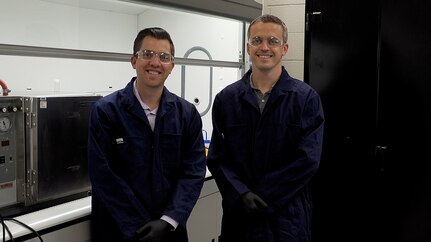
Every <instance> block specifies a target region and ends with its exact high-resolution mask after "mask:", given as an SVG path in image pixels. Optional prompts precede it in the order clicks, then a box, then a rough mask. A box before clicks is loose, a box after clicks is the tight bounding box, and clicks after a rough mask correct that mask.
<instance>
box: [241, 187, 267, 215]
mask: <svg viewBox="0 0 431 242" xmlns="http://www.w3.org/2000/svg"><path fill="white" fill-rule="evenodd" d="M241 202H242V207H243V211H244V213H245V214H246V215H250V216H261V215H263V214H264V213H265V211H266V208H267V207H268V204H266V203H265V201H263V200H262V198H260V197H259V196H258V195H256V194H254V193H252V192H246V193H244V194H242V195H241Z"/></svg>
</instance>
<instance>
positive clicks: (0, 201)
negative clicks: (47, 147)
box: [0, 97, 25, 207]
mask: <svg viewBox="0 0 431 242" xmlns="http://www.w3.org/2000/svg"><path fill="white" fill-rule="evenodd" d="M23 127H24V113H23V100H22V98H21V97H0V206H1V207H3V206H7V205H13V204H15V203H18V202H21V201H23V200H24V199H25V187H24V186H25V168H24V165H25V160H24V159H25V148H24V135H25V134H24V129H23Z"/></svg>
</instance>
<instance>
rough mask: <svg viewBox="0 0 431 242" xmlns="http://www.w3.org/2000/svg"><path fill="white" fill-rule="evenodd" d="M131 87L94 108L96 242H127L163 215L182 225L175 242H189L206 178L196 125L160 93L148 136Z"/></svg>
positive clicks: (177, 102) (190, 109)
mask: <svg viewBox="0 0 431 242" xmlns="http://www.w3.org/2000/svg"><path fill="white" fill-rule="evenodd" d="M134 81H135V78H133V79H132V80H131V81H130V82H129V83H128V85H127V86H126V87H125V88H124V89H122V90H119V91H116V92H114V93H112V94H110V95H108V96H106V97H104V98H102V99H101V100H99V101H98V102H97V103H95V106H94V107H93V108H92V112H91V117H90V130H89V143H88V153H89V155H88V156H89V174H90V179H91V182H92V216H93V224H92V228H93V241H96V242H99V241H100V242H108V241H115V242H118V241H128V239H130V238H131V237H132V236H133V235H134V234H135V232H136V231H137V230H138V229H139V228H140V227H141V226H143V225H144V224H145V223H147V222H148V221H150V220H155V219H159V218H160V217H161V216H162V215H167V216H169V217H171V218H172V219H174V220H176V221H177V222H179V226H178V228H177V229H176V231H175V232H173V233H172V236H173V238H172V241H176V242H177V241H187V233H186V230H185V228H186V221H187V219H188V217H189V215H190V213H191V211H192V208H193V207H194V205H195V203H196V201H197V199H198V197H199V194H200V191H201V188H202V185H203V182H204V179H205V171H206V163H205V146H204V142H203V137H202V121H201V117H200V115H199V113H198V111H197V110H196V108H195V106H194V105H192V104H191V103H189V102H187V101H185V100H184V99H181V98H179V97H178V96H176V95H175V94H173V93H170V92H169V91H168V89H167V88H166V87H165V88H164V90H163V94H162V98H161V101H160V105H159V108H158V111H157V116H156V123H155V128H154V132H153V131H152V130H151V127H150V124H149V122H148V119H147V117H146V114H145V112H144V110H143V108H142V106H141V105H140V103H139V101H138V99H137V98H136V97H135V95H134V93H133V82H134Z"/></svg>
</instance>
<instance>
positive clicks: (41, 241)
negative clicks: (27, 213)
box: [4, 218, 43, 242]
mask: <svg viewBox="0 0 431 242" xmlns="http://www.w3.org/2000/svg"><path fill="white" fill-rule="evenodd" d="M4 220H7V221H12V222H14V223H17V224H19V225H21V226H23V227H25V228H26V229H28V230H30V231H31V232H32V233H33V234H35V235H36V236H37V237H38V238H39V240H40V242H43V239H42V237H41V236H40V234H39V233H38V232H37V231H36V230H35V229H33V228H32V227H30V226H28V225H27V224H25V223H23V222H21V221H19V220H16V219H14V218H4ZM12 241H13V240H12Z"/></svg>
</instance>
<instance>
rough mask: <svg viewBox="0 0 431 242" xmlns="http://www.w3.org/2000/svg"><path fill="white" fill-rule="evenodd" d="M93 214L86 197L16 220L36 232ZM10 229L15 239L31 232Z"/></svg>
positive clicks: (12, 225) (10, 224)
mask: <svg viewBox="0 0 431 242" xmlns="http://www.w3.org/2000/svg"><path fill="white" fill-rule="evenodd" d="M205 178H206V180H208V179H211V173H210V172H209V171H208V169H207V171H206V174H205ZM90 214H91V197H85V198H81V199H77V200H74V201H71V202H67V203H63V204H59V205H56V206H53V207H49V208H45V209H41V210H38V211H35V212H31V213H28V214H24V215H21V216H18V217H14V219H16V220H18V221H20V222H22V223H24V224H26V225H28V226H29V227H31V228H32V229H34V230H36V231H41V230H44V229H48V228H52V227H54V226H57V225H61V224H64V223H67V222H70V221H73V220H76V219H80V218H83V217H85V216H88V215H90ZM5 223H6V225H7V227H8V228H9V230H10V232H11V234H12V236H13V238H18V237H21V236H24V235H27V234H30V233H31V231H30V230H28V229H27V228H25V227H23V226H21V225H19V224H17V223H14V222H11V221H5ZM0 238H3V232H2V230H0ZM5 238H6V240H9V239H10V237H9V234H8V233H7V232H6V236H5Z"/></svg>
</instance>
